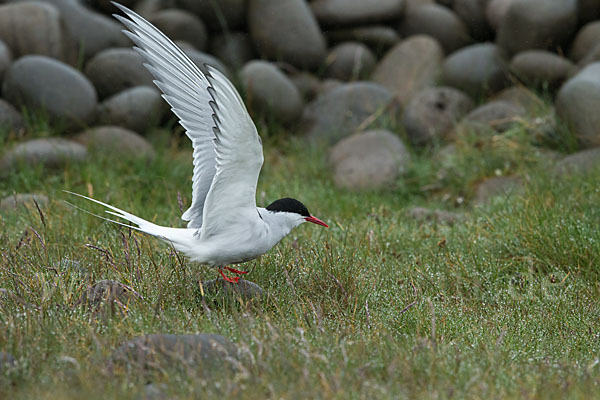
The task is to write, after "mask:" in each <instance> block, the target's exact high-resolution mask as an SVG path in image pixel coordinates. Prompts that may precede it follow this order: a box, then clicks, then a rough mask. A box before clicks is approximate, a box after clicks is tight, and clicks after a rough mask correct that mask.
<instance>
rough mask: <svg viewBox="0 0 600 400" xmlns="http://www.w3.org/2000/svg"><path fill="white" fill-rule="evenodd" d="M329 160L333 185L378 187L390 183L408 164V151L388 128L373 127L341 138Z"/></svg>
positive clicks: (387, 185) (353, 187)
mask: <svg viewBox="0 0 600 400" xmlns="http://www.w3.org/2000/svg"><path fill="white" fill-rule="evenodd" d="M329 161H330V163H331V165H332V167H333V173H334V182H335V184H336V186H338V187H342V188H347V189H355V190H357V189H380V188H385V187H389V186H391V185H393V183H394V182H395V180H396V178H397V177H398V176H399V175H400V174H401V173H402V172H403V171H404V170H405V169H406V168H407V166H408V163H409V162H410V153H409V152H408V150H407V149H406V147H405V146H404V143H402V140H400V138H399V137H398V136H396V135H394V134H393V133H391V132H388V131H385V130H373V131H368V132H365V133H357V134H355V135H352V136H349V137H347V138H344V139H342V140H341V141H340V142H339V143H337V144H336V145H335V146H334V147H333V148H332V149H331V153H330V155H329Z"/></svg>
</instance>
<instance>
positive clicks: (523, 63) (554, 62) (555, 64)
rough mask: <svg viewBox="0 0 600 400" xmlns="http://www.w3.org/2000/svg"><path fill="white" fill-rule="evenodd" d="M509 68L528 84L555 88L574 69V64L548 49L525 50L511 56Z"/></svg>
mask: <svg viewBox="0 0 600 400" xmlns="http://www.w3.org/2000/svg"><path fill="white" fill-rule="evenodd" d="M510 69H511V71H512V73H513V74H514V75H515V76H516V77H517V78H519V79H520V80H522V81H523V82H525V83H527V84H529V85H533V86H542V87H543V86H544V85H547V86H548V87H549V88H550V89H555V88H558V87H559V86H560V85H561V84H562V83H563V82H564V81H565V80H566V79H567V77H568V76H569V74H570V73H571V72H572V71H573V70H575V65H574V64H573V63H572V62H571V61H569V60H568V59H567V58H565V57H561V56H559V55H558V54H556V53H552V52H550V51H546V50H526V51H522V52H520V53H518V54H517V55H515V56H514V57H513V59H512V60H511V62H510Z"/></svg>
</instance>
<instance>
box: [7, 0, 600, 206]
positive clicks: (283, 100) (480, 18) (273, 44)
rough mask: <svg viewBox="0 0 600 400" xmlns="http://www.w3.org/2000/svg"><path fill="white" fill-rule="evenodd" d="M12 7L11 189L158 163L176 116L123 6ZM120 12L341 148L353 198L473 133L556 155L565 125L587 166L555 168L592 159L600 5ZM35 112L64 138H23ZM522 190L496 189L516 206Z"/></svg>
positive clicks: (326, 1) (335, 4) (140, 4)
mask: <svg viewBox="0 0 600 400" xmlns="http://www.w3.org/2000/svg"><path fill="white" fill-rule="evenodd" d="M0 3H3V4H0V81H1V98H0V125H1V126H2V130H1V131H0V132H1V133H0V137H1V136H4V137H5V140H3V141H2V142H0V143H5V144H6V145H5V146H4V147H6V148H2V149H0V154H2V156H1V158H0V171H1V173H7V172H10V171H11V170H12V169H13V168H16V166H17V165H23V164H22V162H26V163H43V164H44V165H47V166H57V165H58V166H60V165H61V163H63V162H65V161H71V162H72V161H73V160H78V161H80V160H85V159H86V157H88V156H89V154H92V153H93V150H94V149H96V150H98V149H99V150H101V151H103V152H111V153H113V154H122V155H123V156H132V155H136V156H140V155H141V156H144V157H152V156H153V154H154V149H153V148H152V145H151V144H150V143H149V142H148V141H147V140H146V139H145V137H144V136H145V135H147V134H148V132H149V131H151V130H152V129H153V128H155V127H157V126H160V124H161V123H163V124H164V122H165V121H166V120H167V119H168V118H169V115H170V113H169V111H168V108H167V106H166V103H164V101H163V100H162V99H161V97H160V94H159V92H158V90H157V89H156V87H154V86H153V84H152V79H151V76H150V75H149V73H148V72H147V71H146V70H145V69H144V67H143V66H142V63H141V59H140V57H139V56H138V55H137V53H135V51H134V50H132V49H131V45H132V43H130V41H129V40H128V39H127V38H126V37H125V35H123V34H122V33H121V29H122V26H121V25H120V24H119V23H118V22H117V21H116V20H115V19H114V18H113V17H112V16H111V14H112V13H113V12H116V9H115V8H114V6H112V5H111V4H110V2H109V1H108V0H85V1H83V0H82V1H78V0H40V1H0ZM121 3H123V4H124V5H126V6H128V7H131V8H132V9H134V10H135V11H137V12H138V13H140V14H141V15H143V16H144V17H146V18H147V19H148V20H149V21H151V22H152V23H154V24H155V25H156V26H157V27H159V28H160V29H161V30H163V31H164V32H165V33H166V34H167V35H168V36H169V37H170V38H172V39H173V40H175V41H176V42H177V43H178V44H179V45H180V46H181V47H182V48H183V49H184V50H185V51H186V52H187V54H188V55H189V57H190V58H191V59H192V60H193V61H194V62H195V63H197V65H199V66H202V65H203V64H204V63H208V64H210V65H213V66H214V67H216V68H218V69H219V70H221V71H223V72H224V73H225V74H226V75H227V76H229V77H230V78H231V79H232V80H233V81H234V82H235V83H236V84H237V85H238V87H239V88H240V90H241V91H242V92H243V93H244V95H245V99H246V103H247V104H248V107H249V109H250V111H251V113H252V114H253V116H255V117H258V118H264V119H265V120H266V121H268V122H269V123H271V122H273V123H276V124H280V125H281V126H283V127H285V128H286V130H288V131H290V132H293V133H294V134H297V135H302V136H304V137H305V138H306V140H308V141H312V142H320V143H326V144H327V145H329V146H330V147H331V150H330V153H329V154H330V155H329V157H330V163H331V171H332V174H333V178H334V182H335V184H336V185H338V186H341V187H347V188H351V189H365V188H368V189H373V188H380V187H387V186H389V185H390V184H391V183H393V182H394V181H395V180H396V179H398V177H399V176H401V174H402V173H403V171H404V170H405V169H406V167H407V166H408V165H409V163H410V162H411V153H413V152H414V149H418V148H423V147H426V146H431V145H435V146H436V148H441V150H440V153H437V154H436V155H439V156H442V155H443V154H447V153H449V152H452V142H453V140H454V139H455V138H456V137H457V136H459V135H460V134H461V133H462V132H470V133H471V134H476V135H480V136H482V137H489V136H491V135H498V134H501V133H502V132H505V131H508V130H510V129H514V128H515V127H519V128H522V129H526V130H527V131H528V132H530V133H531V136H532V140H538V139H540V138H541V140H539V142H540V143H544V142H545V141H544V138H546V139H548V138H552V137H555V136H557V135H558V133H557V132H559V131H560V129H561V127H567V129H569V130H570V131H571V132H573V134H574V135H575V136H576V138H577V141H578V144H579V146H580V148H581V149H582V150H583V151H582V152H581V153H577V154H575V155H570V156H567V157H566V158H565V159H564V160H563V161H559V162H557V164H558V167H557V168H559V167H560V168H562V169H565V168H570V166H572V165H575V166H579V167H582V168H587V167H590V166H592V165H594V162H595V160H596V159H597V154H598V151H597V150H596V149H595V146H598V145H600V0H438V1H433V0H312V1H307V0H218V1H217V0H140V1H136V0H121ZM540 94H542V97H540ZM39 113H41V114H42V115H45V116H46V117H47V119H48V121H50V123H51V124H52V125H53V126H54V127H58V129H59V131H60V132H64V138H57V137H52V138H43V139H34V140H28V141H24V140H20V138H21V137H22V136H25V135H24V132H26V130H27V129H31V124H26V123H25V122H24V121H26V120H27V121H31V120H32V115H39ZM15 142H16V143H15ZM444 146H445V147H444ZM409 148H410V149H412V150H409ZM558 157H563V156H558ZM518 180H519V179H518V177H502V178H496V180H495V181H494V182H492V183H489V182H484V184H489V185H491V186H494V187H497V188H500V190H503V188H505V187H514V185H515V184H517V185H518ZM17 201H18V200H17V197H15V196H11V197H10V199H7V200H5V202H4V203H5V205H7V206H12V204H13V203H14V202H17ZM8 203H11V204H8Z"/></svg>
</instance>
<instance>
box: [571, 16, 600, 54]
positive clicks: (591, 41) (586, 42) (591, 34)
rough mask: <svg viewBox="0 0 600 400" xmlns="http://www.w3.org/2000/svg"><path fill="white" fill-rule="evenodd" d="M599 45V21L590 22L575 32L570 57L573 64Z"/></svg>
mask: <svg viewBox="0 0 600 400" xmlns="http://www.w3.org/2000/svg"><path fill="white" fill-rule="evenodd" d="M599 43H600V21H594V22H590V23H589V24H586V25H585V26H583V28H581V29H580V30H579V32H577V36H575V39H574V40H573V42H572V43H571V51H570V57H571V59H573V61H575V62H579V61H581V60H582V59H584V58H585V57H586V56H587V55H588V54H589V53H590V51H592V50H593V49H594V48H595V47H596V46H598V44H599Z"/></svg>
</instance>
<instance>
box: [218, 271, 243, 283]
mask: <svg viewBox="0 0 600 400" xmlns="http://www.w3.org/2000/svg"><path fill="white" fill-rule="evenodd" d="M219 274H221V276H222V277H223V279H224V280H225V281H226V282H229V283H238V281H239V280H240V277H239V276H236V277H233V278H230V277H228V276H227V275H225V274H224V273H223V269H222V268H219Z"/></svg>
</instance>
